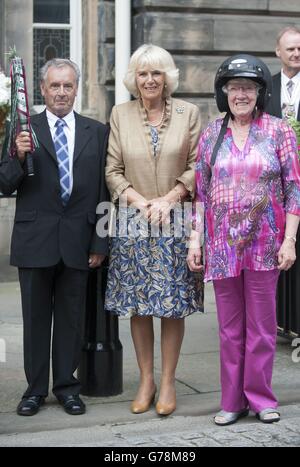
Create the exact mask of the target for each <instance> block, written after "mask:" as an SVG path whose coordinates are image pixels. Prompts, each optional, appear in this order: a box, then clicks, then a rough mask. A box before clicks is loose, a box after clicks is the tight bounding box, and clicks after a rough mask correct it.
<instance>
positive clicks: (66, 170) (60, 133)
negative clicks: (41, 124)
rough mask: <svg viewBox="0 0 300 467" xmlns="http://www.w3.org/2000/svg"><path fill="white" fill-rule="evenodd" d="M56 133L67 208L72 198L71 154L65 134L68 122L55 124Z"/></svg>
mask: <svg viewBox="0 0 300 467" xmlns="http://www.w3.org/2000/svg"><path fill="white" fill-rule="evenodd" d="M55 126H56V131H55V134H54V139H53V142H54V147H55V151H56V157H57V162H58V171H59V182H60V190H61V199H62V202H63V205H64V206H65V205H66V204H67V202H68V201H69V198H70V166H69V152H68V141H67V137H66V135H65V132H64V126H66V122H65V121H64V120H62V119H59V120H57V121H56V123H55Z"/></svg>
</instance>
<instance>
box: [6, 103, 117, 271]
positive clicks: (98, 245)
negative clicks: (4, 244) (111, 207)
mask: <svg viewBox="0 0 300 467" xmlns="http://www.w3.org/2000/svg"><path fill="white" fill-rule="evenodd" d="M75 122H76V123H75V149H74V161H73V191H72V194H71V197H70V199H69V202H68V204H67V205H66V207H64V206H63V204H62V202H61V197H60V183H59V174H58V164H57V159H56V153H55V149H54V145H53V142H52V138H51V133H50V129H49V125H48V121H47V117H46V112H45V111H44V112H42V113H41V114H39V115H34V116H33V117H32V119H31V124H32V128H33V129H34V131H35V133H36V135H37V138H38V140H39V144H40V146H39V148H38V149H37V150H36V151H35V152H34V153H33V163H34V170H35V175H34V176H33V177H28V176H27V175H26V171H25V166H26V164H24V166H22V165H21V164H20V162H19V160H18V158H14V159H11V158H8V157H5V158H4V160H3V161H2V162H1V164H0V190H1V191H2V192H3V193H4V194H7V195H10V194H11V193H13V192H14V191H15V190H17V200H16V214H15V221H14V228H13V234H12V242H11V264H12V265H14V266H18V267H23V268H34V267H50V266H54V265H55V264H57V263H58V262H59V261H60V260H61V259H62V260H63V261H64V263H65V264H66V266H68V267H71V268H75V269H82V270H88V256H89V253H99V254H107V253H108V238H104V239H103V238H102V239H101V238H99V237H98V236H97V234H96V230H95V227H96V222H97V216H96V207H97V205H98V203H99V202H102V201H107V200H108V199H109V195H108V191H107V188H106V185H105V174H104V167H105V156H106V147H107V139H108V132H109V130H108V127H107V126H105V125H103V124H101V123H99V122H97V121H95V120H91V119H89V118H85V117H82V116H80V115H78V114H76V113H75Z"/></svg>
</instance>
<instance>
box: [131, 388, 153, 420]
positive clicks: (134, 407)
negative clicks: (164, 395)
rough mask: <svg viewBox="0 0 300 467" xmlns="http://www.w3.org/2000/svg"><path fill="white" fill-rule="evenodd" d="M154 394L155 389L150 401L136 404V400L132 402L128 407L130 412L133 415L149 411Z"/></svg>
mask: <svg viewBox="0 0 300 467" xmlns="http://www.w3.org/2000/svg"><path fill="white" fill-rule="evenodd" d="M155 394H156V388H155V391H154V393H153V394H152V396H151V397H150V399H148V400H147V401H146V402H138V401H136V400H134V401H132V403H131V407H130V409H131V412H132V413H134V414H138V413H144V412H147V411H148V410H149V409H150V407H151V405H152V404H153V403H154V399H155Z"/></svg>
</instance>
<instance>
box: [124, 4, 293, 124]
mask: <svg viewBox="0 0 300 467" xmlns="http://www.w3.org/2000/svg"><path fill="white" fill-rule="evenodd" d="M133 6H134V11H133V32H134V36H133V47H134V48H136V47H137V46H139V45H140V44H142V43H145V42H152V43H154V44H157V45H160V46H162V47H164V48H166V49H168V50H169V51H170V52H171V53H172V54H173V57H174V59H175V62H176V64H177V66H178V67H179V69H180V87H179V89H178V93H177V95H178V96H180V97H182V98H184V99H187V100H190V101H192V102H195V103H197V104H198V105H199V106H200V109H201V111H202V112H201V114H202V122H203V125H205V124H206V123H207V121H208V120H211V119H212V118H214V117H215V116H216V115H217V108H216V105H215V102H214V98H213V81H214V76H215V73H216V70H217V67H218V65H219V64H220V63H222V61H223V60H224V59H225V58H226V57H227V56H229V55H232V54H234V53H239V52H245V53H251V54H255V55H258V56H260V57H261V58H262V59H263V60H265V62H266V63H267V64H268V65H269V67H270V69H271V71H272V73H275V72H276V71H278V70H279V69H280V62H279V60H278V59H277V58H276V57H275V54H274V48H275V40H276V36H277V33H278V32H279V30H280V29H282V28H283V27H285V26H287V25H299V20H300V1H299V0H291V1H289V2H282V1H279V0H214V1H211V0H174V1H172V0H133Z"/></svg>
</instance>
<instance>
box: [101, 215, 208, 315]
mask: <svg viewBox="0 0 300 467" xmlns="http://www.w3.org/2000/svg"><path fill="white" fill-rule="evenodd" d="M123 209H124V208H123ZM135 215H136V211H135V209H132V208H127V216H128V218H127V220H126V221H125V227H127V229H128V227H129V232H130V234H129V235H128V234H127V232H128V230H127V231H126V235H124V236H121V235H120V231H121V227H120V225H121V221H120V220H119V213H118V216H117V221H116V235H114V236H113V237H112V238H111V251H110V262H109V270H108V281H107V289H106V297H105V309H106V310H107V311H110V312H112V313H116V314H118V315H120V316H127V317H131V316H136V315H138V316H156V317H158V318H177V319H178V318H184V317H186V316H188V315H190V314H192V313H194V312H197V311H200V312H203V275H202V274H199V273H193V272H191V271H190V270H189V268H188V266H187V262H186V256H187V246H186V245H187V238H186V237H185V236H176V235H174V218H173V219H172V220H171V225H170V235H168V236H166V235H165V233H164V236H163V235H157V234H156V235H155V236H153V235H151V232H150V233H149V225H148V227H147V228H146V230H148V235H147V234H146V235H145V230H144V232H143V234H138V233H137V232H136V231H135V232H134V234H132V231H130V228H131V227H130V224H131V222H132V220H133V219H134V216H135ZM122 229H124V222H123V225H122ZM131 230H132V229H131ZM123 233H124V232H123ZM131 234H132V235H131Z"/></svg>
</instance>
